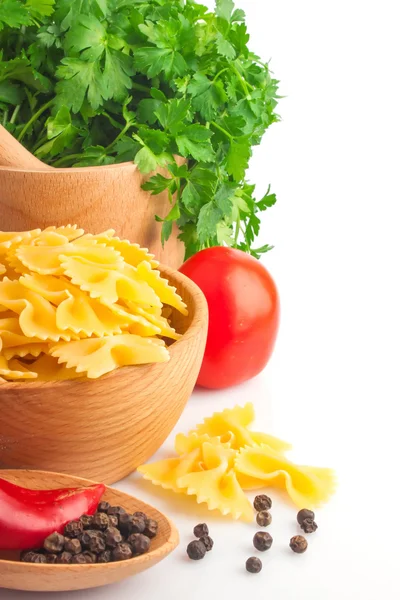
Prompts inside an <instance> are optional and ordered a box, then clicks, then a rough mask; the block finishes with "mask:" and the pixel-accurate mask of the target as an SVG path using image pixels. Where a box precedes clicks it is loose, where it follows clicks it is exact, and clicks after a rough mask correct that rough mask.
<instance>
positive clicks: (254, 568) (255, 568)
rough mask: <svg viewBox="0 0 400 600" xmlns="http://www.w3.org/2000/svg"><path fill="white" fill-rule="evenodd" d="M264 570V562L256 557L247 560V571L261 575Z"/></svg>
mask: <svg viewBox="0 0 400 600" xmlns="http://www.w3.org/2000/svg"><path fill="white" fill-rule="evenodd" d="M261 569H262V562H261V560H260V559H259V558H257V557H256V556H251V557H250V558H248V559H247V560H246V571H248V572H249V573H259V572H260V571H261Z"/></svg>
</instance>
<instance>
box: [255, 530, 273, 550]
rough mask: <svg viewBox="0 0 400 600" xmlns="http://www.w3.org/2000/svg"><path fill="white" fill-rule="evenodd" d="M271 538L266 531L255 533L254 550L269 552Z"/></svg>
mask: <svg viewBox="0 0 400 600" xmlns="http://www.w3.org/2000/svg"><path fill="white" fill-rule="evenodd" d="M273 541H274V540H273V539H272V536H271V535H270V534H269V533H267V532H266V531H257V533H256V534H255V536H254V537H253V544H254V548H256V549H257V550H260V552H265V551H266V550H269V549H270V548H271V546H272V542H273Z"/></svg>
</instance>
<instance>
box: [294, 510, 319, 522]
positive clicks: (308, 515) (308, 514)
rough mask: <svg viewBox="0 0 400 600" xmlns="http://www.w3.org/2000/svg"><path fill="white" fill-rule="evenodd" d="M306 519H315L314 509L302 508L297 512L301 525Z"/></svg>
mask: <svg viewBox="0 0 400 600" xmlns="http://www.w3.org/2000/svg"><path fill="white" fill-rule="evenodd" d="M304 519H311V520H312V521H314V519H315V514H314V513H313V511H312V510H308V508H302V509H301V510H299V512H298V513H297V522H298V524H299V525H301V524H302V522H303V521H304Z"/></svg>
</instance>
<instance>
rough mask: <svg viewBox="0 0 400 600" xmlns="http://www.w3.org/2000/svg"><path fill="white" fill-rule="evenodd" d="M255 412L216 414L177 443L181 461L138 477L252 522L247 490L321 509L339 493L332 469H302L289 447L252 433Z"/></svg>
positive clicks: (161, 463)
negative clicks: (272, 491) (268, 490)
mask: <svg viewBox="0 0 400 600" xmlns="http://www.w3.org/2000/svg"><path fill="white" fill-rule="evenodd" d="M253 420H254V407H253V405H252V404H250V403H248V404H246V405H245V406H243V407H241V406H235V407H234V408H229V409H226V410H224V411H222V412H219V413H215V414H214V415H212V416H211V417H209V418H206V419H204V421H203V423H201V424H200V425H198V426H197V427H196V429H194V430H193V431H191V432H189V434H187V435H185V434H182V433H180V434H178V435H177V436H176V438H175V451H176V453H177V456H176V457H173V458H167V459H164V460H161V461H158V462H155V463H150V464H147V465H142V466H141V467H139V469H138V471H139V472H140V473H142V475H143V476H144V478H145V479H148V480H149V481H151V482H152V483H153V484H155V485H160V486H162V487H163V488H164V489H167V490H171V491H173V492H175V493H179V494H182V493H184V494H186V495H188V496H195V497H196V499H197V502H199V503H200V502H205V503H206V504H207V506H208V508H209V509H210V510H212V509H217V510H219V511H220V512H221V513H222V514H223V515H230V516H232V517H233V518H235V519H239V518H240V519H244V520H251V519H252V518H253V516H254V515H253V509H252V506H251V504H250V502H249V500H248V498H247V496H246V494H245V491H246V490H251V489H259V488H264V487H276V488H282V489H285V490H286V491H287V493H288V496H289V498H290V499H291V500H292V501H293V502H294V503H295V504H296V505H297V506H309V507H312V506H318V505H319V504H321V503H322V502H326V501H327V500H329V498H330V496H331V495H332V494H333V493H334V491H335V485H336V480H335V474H334V472H333V471H332V469H324V468H321V467H304V466H297V465H295V464H294V463H293V462H291V461H290V460H288V459H287V458H286V457H285V455H284V453H285V452H286V451H287V450H289V449H290V445H289V444H288V443H287V442H283V441H281V440H280V439H278V438H276V437H274V436H271V435H268V434H265V433H262V432H252V431H250V429H249V426H250V424H251V423H252V421H253Z"/></svg>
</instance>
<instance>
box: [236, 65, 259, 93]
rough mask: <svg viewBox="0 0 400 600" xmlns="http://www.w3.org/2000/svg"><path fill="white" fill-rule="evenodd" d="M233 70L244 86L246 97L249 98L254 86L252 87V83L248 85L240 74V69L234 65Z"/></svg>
mask: <svg viewBox="0 0 400 600" xmlns="http://www.w3.org/2000/svg"><path fill="white" fill-rule="evenodd" d="M236 62H237V61H236ZM232 69H233V70H234V72H235V75H236V76H237V78H238V79H239V81H240V85H241V86H242V88H243V91H244V93H245V94H246V96H248V95H249V94H250V91H251V90H254V88H253V86H252V85H250V83H248V82H247V81H246V80H245V78H244V77H243V76H242V75H241V74H240V73H239V71H238V69H237V67H236V66H235V65H232Z"/></svg>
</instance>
